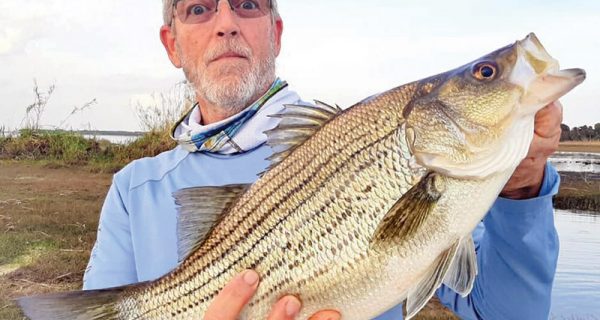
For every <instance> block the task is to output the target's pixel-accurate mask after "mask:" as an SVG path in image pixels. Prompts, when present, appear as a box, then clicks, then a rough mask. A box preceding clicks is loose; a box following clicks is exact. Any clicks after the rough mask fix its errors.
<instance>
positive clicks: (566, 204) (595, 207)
mask: <svg viewBox="0 0 600 320" xmlns="http://www.w3.org/2000/svg"><path fill="white" fill-rule="evenodd" d="M560 177H561V185H560V190H559V192H558V195H557V196H556V197H555V198H554V206H555V207H556V208H558V209H571V210H585V211H589V212H591V213H598V214H600V174H594V173H583V172H570V173H561V175H560Z"/></svg>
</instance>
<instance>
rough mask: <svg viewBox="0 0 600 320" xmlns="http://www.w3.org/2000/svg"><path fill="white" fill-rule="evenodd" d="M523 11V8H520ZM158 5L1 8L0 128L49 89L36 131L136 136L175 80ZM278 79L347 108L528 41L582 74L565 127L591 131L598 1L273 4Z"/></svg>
mask: <svg viewBox="0 0 600 320" xmlns="http://www.w3.org/2000/svg"><path fill="white" fill-rule="evenodd" d="M525 2H526V4H524V3H525ZM161 6H162V2H161V1H160V0H152V1H148V0H120V1H116V0H103V1H85V0H84V1H73V0H45V1H39V0H20V1H7V0H2V1H1V2H0V126H2V125H4V126H6V127H9V128H16V127H18V126H19V124H20V123H21V120H22V119H23V116H24V114H25V108H26V106H27V105H29V104H30V103H32V102H33V93H32V87H33V79H34V78H35V79H37V81H38V83H39V85H40V86H41V87H42V88H47V87H48V86H49V85H50V84H55V85H56V91H55V93H54V95H53V96H52V99H51V100H50V102H49V104H48V106H47V111H46V114H45V117H44V119H43V121H42V123H43V124H44V125H49V126H56V125H58V124H59V123H60V122H61V121H62V120H63V119H65V118H66V117H67V116H68V114H69V112H70V111H71V110H72V109H73V107H75V106H81V105H82V104H84V103H85V102H87V101H89V100H91V99H93V98H96V99H97V100H98V104H97V105H95V106H93V107H92V108H91V109H88V110H86V111H85V112H82V113H80V114H78V115H76V116H74V117H71V118H70V119H69V122H68V124H67V126H68V127H72V128H74V129H83V128H91V129H101V130H105V129H108V130H114V129H119V130H137V129H139V125H138V120H137V119H136V116H135V113H134V111H133V107H132V105H133V104H134V103H135V101H138V100H140V99H144V98H145V97H148V96H149V95H150V94H152V93H155V92H164V91H167V90H168V89H169V88H170V87H172V86H173V85H174V84H175V83H177V82H178V81H180V80H182V79H183V75H182V73H181V71H179V70H177V69H175V68H173V67H172V66H171V64H170V62H169V60H168V59H167V56H166V54H165V53H164V49H163V48H162V45H161V44H160V41H159V38H158V29H159V28H160V25H161V22H162V18H161V17H162V14H161V10H162V7H161ZM279 6H280V11H281V14H282V16H283V19H284V25H285V28H284V29H285V30H284V34H283V38H284V40H283V51H282V53H281V55H280V57H279V59H278V68H279V69H278V70H279V72H278V74H279V75H280V76H281V77H282V78H283V79H285V80H287V81H288V82H289V83H290V85H291V87H292V88H293V89H294V90H296V91H298V92H299V93H300V94H301V96H302V97H303V98H304V99H305V100H309V99H319V100H323V101H327V102H331V103H338V104H340V105H350V104H352V103H354V102H356V101H358V100H361V99H362V98H364V97H366V96H369V95H371V94H373V93H376V92H380V91H384V90H386V89H389V88H391V87H394V86H397V85H400V84H403V83H406V82H409V81H412V80H418V79H421V78H423V77H426V76H429V75H433V74H437V73H440V72H443V71H446V70H448V69H452V68H455V67H457V66H459V65H462V64H464V63H467V62H469V61H471V60H473V59H475V58H478V57H480V56H481V55H483V54H486V53H488V52H490V51H493V50H495V49H497V48H499V47H501V46H504V45H506V44H508V43H512V42H513V41H515V40H517V39H521V38H523V37H525V36H526V35H527V34H528V33H529V32H531V31H533V32H535V33H536V34H537V35H538V37H539V38H540V40H541V41H542V43H543V44H544V45H545V47H546V49H547V50H548V51H549V52H550V54H551V55H553V56H554V57H555V58H557V59H558V60H559V61H560V62H561V66H562V67H565V68H567V67H581V68H584V69H586V71H587V72H588V78H587V80H586V82H584V84H583V85H581V86H580V87H578V88H576V89H575V90H574V91H573V92H572V93H570V94H569V95H568V96H566V97H565V98H564V99H563V104H564V105H565V120H564V122H565V123H567V124H569V125H582V124H594V123H596V122H600V102H599V101H598V100H599V98H600V59H599V58H598V56H599V55H600V49H599V48H600V1H598V0H580V1H578V0H573V1H557V0H533V1H523V0H520V1H517V0H503V1H476V0H454V1H447V0H444V1H423V0H421V1H398V0H368V1H367V0H361V1H355V0H345V1H341V0H327V1H323V0H319V1H317V0H302V1H299V0H279Z"/></svg>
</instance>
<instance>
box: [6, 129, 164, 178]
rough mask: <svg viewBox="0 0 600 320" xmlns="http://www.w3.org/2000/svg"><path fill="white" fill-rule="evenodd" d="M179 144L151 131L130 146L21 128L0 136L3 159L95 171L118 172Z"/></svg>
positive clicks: (64, 133)
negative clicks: (131, 163)
mask: <svg viewBox="0 0 600 320" xmlns="http://www.w3.org/2000/svg"><path fill="white" fill-rule="evenodd" d="M175 146H176V144H175V142H174V141H172V140H171V138H170V137H169V135H168V132H166V131H163V132H149V133H147V134H145V135H143V136H141V137H139V138H138V139H136V140H134V141H133V142H131V143H129V144H127V145H119V144H113V143H110V142H109V141H106V140H96V139H87V138H84V137H83V136H82V135H80V134H77V133H73V132H69V131H61V130H57V131H45V130H29V129H24V130H21V131H20V135H19V136H18V137H5V136H0V159H4V160H17V161H27V160H29V161H41V162H43V163H45V164H47V165H48V166H50V167H54V168H59V167H69V166H81V167H88V168H89V169H90V170H91V171H92V172H116V171H118V170H119V169H121V168H122V167H123V166H125V165H126V164H127V163H129V162H131V161H133V160H135V159H139V158H143V157H152V156H155V155H157V154H159V153H161V152H163V151H166V150H170V149H172V148H174V147H175Z"/></svg>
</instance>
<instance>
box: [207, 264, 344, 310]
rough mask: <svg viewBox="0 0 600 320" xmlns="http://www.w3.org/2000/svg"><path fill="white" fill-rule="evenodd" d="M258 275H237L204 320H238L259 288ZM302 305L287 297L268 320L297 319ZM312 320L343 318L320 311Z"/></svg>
mask: <svg viewBox="0 0 600 320" xmlns="http://www.w3.org/2000/svg"><path fill="white" fill-rule="evenodd" d="M258 282H259V277H258V274H257V273H256V272H254V271H252V270H246V271H244V272H242V273H240V274H239V275H237V276H236V277H235V278H233V280H231V281H230V282H229V284H227V285H226V286H225V287H224V288H223V290H221V292H220V293H219V294H218V295H217V296H216V297H215V299H214V300H213V302H212V303H211V305H210V306H209V307H208V310H206V313H205V315H204V320H236V319H237V318H238V317H239V315H240V313H241V312H242V309H244V307H245V306H246V304H247V303H248V301H250V298H252V296H253V295H254V293H255V292H256V289H257V288H258ZM301 307H302V303H301V302H300V300H298V298H296V297H294V296H285V297H283V298H281V299H279V301H278V302H277V303H276V304H275V305H274V306H273V308H272V309H271V313H270V314H269V317H268V318H267V320H288V319H290V320H291V319H295V318H296V316H297V315H298V313H299V312H300V308H301ZM310 319H311V320H339V319H341V316H340V314H339V313H338V312H336V311H329V310H327V311H320V312H317V313H316V314H314V315H313V316H312V317H311V318H310Z"/></svg>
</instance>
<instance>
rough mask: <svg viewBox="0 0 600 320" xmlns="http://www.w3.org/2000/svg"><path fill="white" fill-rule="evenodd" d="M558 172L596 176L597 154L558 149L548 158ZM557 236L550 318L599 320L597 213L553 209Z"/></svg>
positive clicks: (599, 229) (599, 173)
mask: <svg viewBox="0 0 600 320" xmlns="http://www.w3.org/2000/svg"><path fill="white" fill-rule="evenodd" d="M550 161H551V162H552V164H553V165H554V166H555V167H556V168H557V169H558V171H561V172H581V173H582V174H585V175H586V176H588V177H589V178H596V179H597V178H598V177H600V154H598V153H581V152H559V153H557V154H555V155H553V156H552V158H551V159H550ZM555 221H556V229H557V231H558V235H559V237H560V253H559V257H558V268H557V271H556V278H555V280H554V289H553V293H552V309H551V313H552V317H551V319H569V320H571V319H572V320H578V319H582V320H583V319H586V320H588V319H589V320H600V215H594V214H590V213H585V212H573V211H563V210H557V211H556V215H555Z"/></svg>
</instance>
